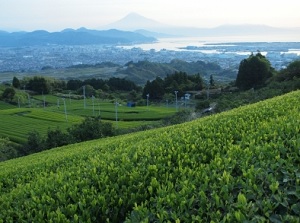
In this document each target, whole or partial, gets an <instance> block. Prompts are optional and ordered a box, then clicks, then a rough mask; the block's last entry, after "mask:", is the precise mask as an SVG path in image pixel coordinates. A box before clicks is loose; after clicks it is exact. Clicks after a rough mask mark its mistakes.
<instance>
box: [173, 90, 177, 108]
mask: <svg viewBox="0 0 300 223" xmlns="http://www.w3.org/2000/svg"><path fill="white" fill-rule="evenodd" d="M174 93H175V106H176V111H178V104H177V93H178V91H174Z"/></svg>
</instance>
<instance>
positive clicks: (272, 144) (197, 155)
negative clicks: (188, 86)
mask: <svg viewBox="0 0 300 223" xmlns="http://www.w3.org/2000/svg"><path fill="white" fill-rule="evenodd" d="M299 101H300V91H296V92H292V93H289V94H287V95H284V96H280V97H276V98H273V99H270V100H266V101H262V102H259V103H256V104H252V105H248V106H243V107H239V108H237V109H233V110H231V111H228V112H224V113H221V114H217V115H213V116H209V117H205V118H201V119H198V120H195V121H192V122H188V123H184V124H180V125H174V126H170V127H165V128H160V129H154V130H149V131H144V132H138V133H134V134H128V135H122V136H117V137H112V138H105V139H100V140H94V141H89V142H85V143H80V144H75V145H69V146H65V147H62V148H56V149H52V150H48V151H44V152H41V153H37V154H33V155H30V156H27V157H22V158H18V159H14V160H9V161H5V162H2V163H0V200H1V202H0V210H1V212H0V219H1V220H0V222H42V221H43V222H44V221H46V222H299V216H300V169H299V163H300V105H299Z"/></svg>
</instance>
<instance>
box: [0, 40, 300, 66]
mask: <svg viewBox="0 0 300 223" xmlns="http://www.w3.org/2000/svg"><path fill="white" fill-rule="evenodd" d="M249 44H250V43H249ZM251 44H255V43H251ZM261 44H262V43H260V45H261ZM297 44H299V43H297ZM245 46H247V45H245V43H244V44H242V45H240V46H239V45H237V46H235V47H231V48H230V47H224V46H223V45H215V46H210V45H208V46H203V47H192V46H187V47H185V48H181V49H178V50H173V49H172V50H168V49H160V50H154V49H150V50H144V49H142V48H140V47H132V48H127V47H122V46H115V45H83V46H82V45H80V46H62V45H48V46H43V47H41V46H36V47H34V46H33V47H20V48H1V50H0V72H4V71H15V72H22V71H38V70H41V69H45V68H50V67H51V68H65V67H69V66H72V65H78V64H97V63H102V62H113V63H116V64H118V65H120V66H123V65H124V64H126V63H127V62H129V61H133V62H137V61H142V60H148V61H151V62H161V63H164V62H170V61H171V60H173V59H180V60H184V61H188V62H191V61H199V60H201V61H205V62H214V63H217V64H219V65H220V66H221V67H222V68H224V69H233V70H236V69H238V66H239V63H240V61H241V60H243V59H245V58H247V57H248V56H249V55H250V53H256V51H254V52H253V50H254V48H253V47H249V45H248V47H245ZM268 46H269V49H268ZM276 46H278V47H276ZM297 46H298V45H296V46H295V43H293V44H292V43H291V45H290V47H289V44H288V43H284V46H283V45H282V44H280V43H277V45H272V46H270V45H269V44H268V43H266V44H265V45H263V47H262V49H263V51H262V54H263V55H265V56H266V57H267V58H268V59H269V61H270V62H271V64H272V66H273V67H274V68H275V69H277V70H279V69H282V68H284V67H285V66H287V65H288V64H289V63H290V62H292V61H294V60H297V59H300V44H299V48H297V49H292V48H291V47H297ZM260 47H261V46H260Z"/></svg>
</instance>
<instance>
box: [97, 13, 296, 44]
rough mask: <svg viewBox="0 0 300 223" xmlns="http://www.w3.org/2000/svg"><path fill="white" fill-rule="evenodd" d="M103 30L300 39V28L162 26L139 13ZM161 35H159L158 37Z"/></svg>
mask: <svg viewBox="0 0 300 223" xmlns="http://www.w3.org/2000/svg"><path fill="white" fill-rule="evenodd" d="M102 28H110V29H112V28H115V29H121V30H128V31H137V30H139V32H141V30H142V33H145V34H148V35H149V34H151V33H152V36H156V37H158V38H159V37H161V36H162V37H169V36H193V37H196V36H201V37H202V36H207V37H210V36H225V35H226V36H233V35H237V36H243V35H297V36H299V38H300V27H295V28H278V27H271V26H267V25H261V24H236V25H221V26H218V27H213V28H198V27H175V26H170V25H166V24H162V23H160V22H157V21H155V20H152V19H149V18H146V17H144V16H142V15H139V14H137V13H130V14H128V15H127V16H125V17H124V18H122V19H120V20H118V21H117V22H114V23H111V24H109V25H107V26H104V27H102ZM156 34H159V35H156Z"/></svg>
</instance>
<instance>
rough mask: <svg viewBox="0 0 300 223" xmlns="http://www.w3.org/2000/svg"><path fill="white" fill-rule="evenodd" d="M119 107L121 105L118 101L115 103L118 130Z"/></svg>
mask: <svg viewBox="0 0 300 223" xmlns="http://www.w3.org/2000/svg"><path fill="white" fill-rule="evenodd" d="M118 106H119V103H118V102H117V101H116V102H115V111H116V126H117V127H116V128H118Z"/></svg>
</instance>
